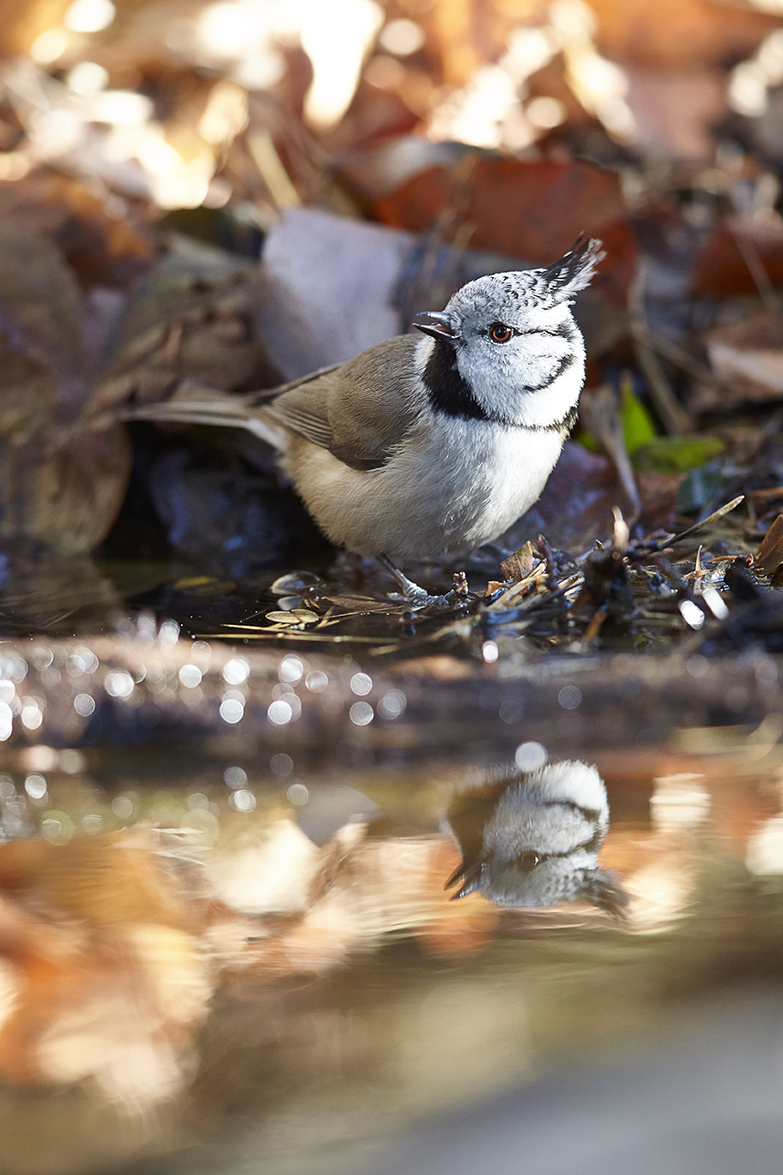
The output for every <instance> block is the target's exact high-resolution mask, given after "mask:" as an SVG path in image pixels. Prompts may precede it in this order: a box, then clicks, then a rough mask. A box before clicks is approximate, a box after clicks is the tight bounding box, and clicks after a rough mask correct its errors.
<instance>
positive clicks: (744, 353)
mask: <svg viewBox="0 0 783 1175" xmlns="http://www.w3.org/2000/svg"><path fill="white" fill-rule="evenodd" d="M704 342H705V345H706V347H707V354H708V355H709V360H710V365H711V367H712V370H713V371H714V373H715V375H716V376H717V378H718V379H719V380H720V384H721V386H720V387H719V388H716V389H710V388H707V387H702V388H701V389H700V392H699V393H698V400H697V402H698V405H699V408H700V409H702V410H703V408H704V406H705V404H706V403H707V402H708V401H709V402H710V404H711V405H712V406H713V407H716V408H719V409H724V408H728V407H731V406H733V405H735V404H740V403H742V402H743V401H745V400H753V401H766V400H779V399H781V398H783V317H781V315H780V313H779V311H762V312H761V313H759V314H756V315H755V316H754V317H753V318H749V319H747V320H744V321H741V322H734V323H730V324H729V325H727V326H718V327H716V328H715V329H714V330H712V331H710V332H709V333H708V334H707V335H706V337H705V340H704Z"/></svg>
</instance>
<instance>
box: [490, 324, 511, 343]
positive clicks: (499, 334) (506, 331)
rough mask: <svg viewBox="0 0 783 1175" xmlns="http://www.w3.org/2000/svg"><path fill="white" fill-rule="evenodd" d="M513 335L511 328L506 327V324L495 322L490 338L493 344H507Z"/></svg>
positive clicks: (491, 328)
mask: <svg viewBox="0 0 783 1175" xmlns="http://www.w3.org/2000/svg"><path fill="white" fill-rule="evenodd" d="M513 333H514V332H513V330H512V329H511V327H510V326H506V324H505V323H504V322H493V323H492V326H491V327H490V328H489V337H490V338H491V339H492V342H493V343H507V342H508V340H509V339H510V338H511V336H512V335H513Z"/></svg>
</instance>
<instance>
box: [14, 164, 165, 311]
mask: <svg viewBox="0 0 783 1175" xmlns="http://www.w3.org/2000/svg"><path fill="white" fill-rule="evenodd" d="M12 218H13V219H14V220H16V221H18V222H19V223H21V224H24V225H25V226H26V227H27V228H28V229H30V230H31V231H32V232H35V233H38V234H41V235H42V236H45V237H47V238H48V239H49V240H50V241H51V242H52V243H53V244H55V245H56V246H57V247H58V248H59V249H60V250H61V251H62V253H63V255H64V256H65V259H66V261H67V262H68V264H69V266H70V267H71V268H72V270H73V271H74V273H75V275H76V277H77V279H78V281H79V284H80V285H81V286H82V288H84V289H87V288H89V287H90V286H94V285H101V286H113V287H118V288H125V287H126V286H128V285H129V284H130V282H132V281H134V280H135V279H136V278H137V277H138V276H139V275H140V274H141V273H143V272H144V270H145V269H147V268H149V266H150V265H151V264H152V263H153V262H154V260H155V247H154V245H153V242H152V240H151V238H150V237H149V236H148V235H147V234H146V233H144V232H143V231H142V230H141V229H140V228H138V227H136V226H135V225H134V224H133V223H132V222H131V221H130V219H129V218H128V217H127V216H119V215H116V214H114V215H112V214H111V212H110V206H109V205H107V202H106V201H104V200H102V199H101V198H100V197H99V196H97V195H96V194H95V192H94V191H93V190H92V189H91V188H90V187H88V186H87V184H84V183H81V182H80V181H79V180H76V179H74V178H72V177H71V176H66V175H58V174H57V173H56V172H50V171H45V170H43V169H41V170H38V171H32V172H30V173H29V174H28V175H27V176H25V177H24V178H23V179H21V180H16V181H15V182H12V183H0V220H9V219H12Z"/></svg>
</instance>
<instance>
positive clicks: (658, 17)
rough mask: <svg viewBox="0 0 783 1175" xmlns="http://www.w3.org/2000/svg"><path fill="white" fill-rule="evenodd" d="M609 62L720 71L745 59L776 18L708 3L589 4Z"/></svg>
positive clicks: (608, 0) (630, 0) (631, 0)
mask: <svg viewBox="0 0 783 1175" xmlns="http://www.w3.org/2000/svg"><path fill="white" fill-rule="evenodd" d="M590 7H591V8H592V9H593V11H594V12H595V14H596V16H597V18H598V29H597V35H596V40H597V43H598V46H599V48H600V49H601V50H602V51H603V52H604V53H605V54H606V56H607V57H610V58H611V59H612V60H613V61H620V62H623V63H628V64H634V65H639V66H643V67H645V68H647V69H679V70H686V69H693V68H700V67H703V66H705V65H716V66H721V67H723V68H725V66H726V65H727V64H733V63H736V62H738V61H742V60H744V59H745V58H746V57H750V56H751V54H753V53H754V52H755V50H756V49H757V48H758V46H759V45H760V44H761V42H762V41H763V39H764V37H765V36H766V35H767V34H768V33H770V32H772V30H773V29H776V28H780V25H781V19H780V17H779V16H776V15H772V14H769V13H764V12H754V11H753V10H752V9H751V8H749V7H747V8H746V7H740V6H739V5H734V4H723V3H718V4H716V3H713V2H712V0H590Z"/></svg>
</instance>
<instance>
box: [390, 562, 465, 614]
mask: <svg viewBox="0 0 783 1175" xmlns="http://www.w3.org/2000/svg"><path fill="white" fill-rule="evenodd" d="M453 581H454V587H453V588H452V589H451V591H450V592H446V594H445V595H444V596H431V595H430V594H429V592H428V591H426V590H425V589H424V588H423V587H419V585H418V584H417V583H414V582H413V580H412V579H407V578H406V579H405V582H404V584H401V585H400V586H401V587H402V588H403V590H402V591H401V592H391V593H390V599H392V600H394V602H395V603H399V604H407V606H408V607H409V608H412V609H413V610H414V611H419V610H420V609H422V608H453V607H454V606H455V605H456V604H461V603H463V602H464V601H465V600H467V598H468V594H469V592H468V579H467V576H466V575H465V572H464V571H457V572H455V574H454V576H453Z"/></svg>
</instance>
